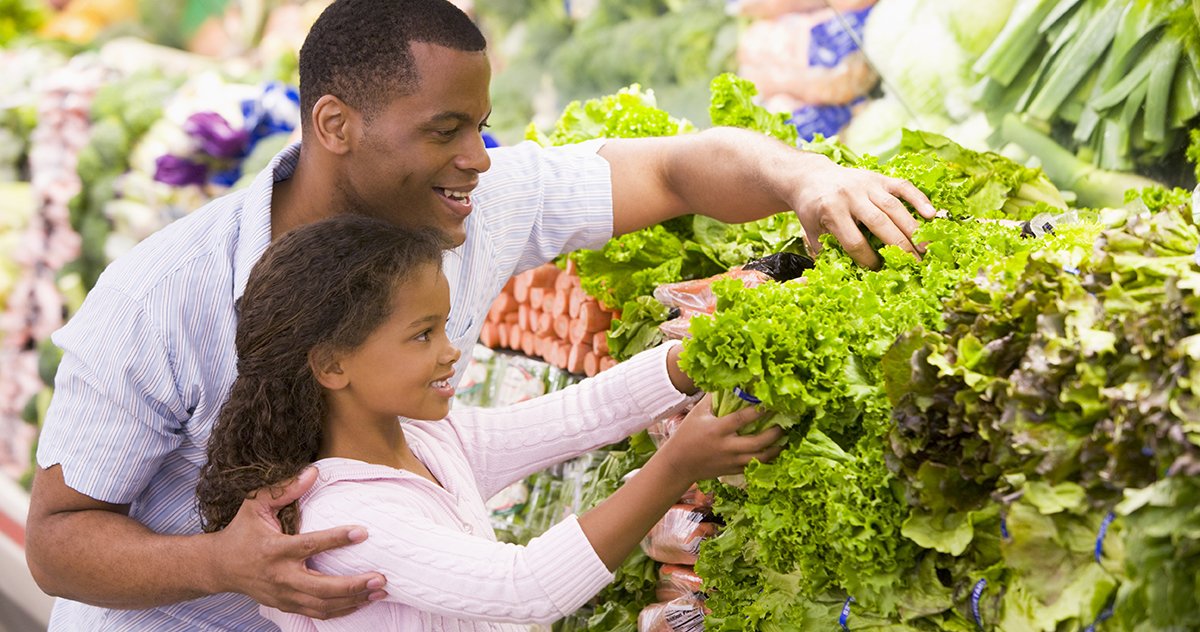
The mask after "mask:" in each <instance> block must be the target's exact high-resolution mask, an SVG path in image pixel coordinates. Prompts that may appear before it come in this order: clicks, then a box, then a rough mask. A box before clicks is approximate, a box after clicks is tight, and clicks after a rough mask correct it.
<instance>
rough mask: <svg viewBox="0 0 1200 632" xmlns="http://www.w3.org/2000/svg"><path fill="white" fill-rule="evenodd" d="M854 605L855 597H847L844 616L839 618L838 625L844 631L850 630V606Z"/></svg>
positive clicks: (843, 606)
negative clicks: (848, 622) (848, 623)
mask: <svg viewBox="0 0 1200 632" xmlns="http://www.w3.org/2000/svg"><path fill="white" fill-rule="evenodd" d="M852 603H854V597H846V603H844V604H842V616H840V617H838V624H839V625H841V626H842V629H843V630H847V631H849V630H850V626H848V625H846V622H847V621H849V620H850V604H852Z"/></svg>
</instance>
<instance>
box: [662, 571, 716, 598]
mask: <svg viewBox="0 0 1200 632" xmlns="http://www.w3.org/2000/svg"><path fill="white" fill-rule="evenodd" d="M703 594H704V589H703V580H701V579H700V576H699V575H697V574H696V570H695V569H694V568H692V567H691V566H681V565H679V564H663V565H662V566H661V567H659V569H658V586H657V587H656V588H655V590H654V596H655V598H656V599H658V600H659V601H663V602H666V601H672V600H674V599H679V598H681V597H683V598H690V599H696V598H703V597H702V595H703Z"/></svg>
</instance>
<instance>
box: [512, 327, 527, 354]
mask: <svg viewBox="0 0 1200 632" xmlns="http://www.w3.org/2000/svg"><path fill="white" fill-rule="evenodd" d="M523 333H525V330H524V329H522V328H521V326H520V325H516V324H514V325H509V326H508V348H509V349H514V350H515V349H520V348H521V334H523Z"/></svg>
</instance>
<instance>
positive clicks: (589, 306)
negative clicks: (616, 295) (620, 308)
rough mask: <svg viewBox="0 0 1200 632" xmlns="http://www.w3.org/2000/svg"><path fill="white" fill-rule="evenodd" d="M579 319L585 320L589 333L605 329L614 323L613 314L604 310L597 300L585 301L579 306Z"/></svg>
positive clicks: (585, 326) (585, 327)
mask: <svg viewBox="0 0 1200 632" xmlns="http://www.w3.org/2000/svg"><path fill="white" fill-rule="evenodd" d="M579 320H581V321H583V323H584V325H583V326H584V329H586V330H587V332H588V333H594V332H597V331H604V330H606V329H608V327H609V325H611V324H612V314H611V313H610V312H606V311H604V309H603V308H601V307H600V304H599V303H597V302H596V301H594V300H592V301H584V303H583V304H582V305H580V306H579Z"/></svg>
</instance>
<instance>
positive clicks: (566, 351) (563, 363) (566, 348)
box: [554, 340, 571, 371]
mask: <svg viewBox="0 0 1200 632" xmlns="http://www.w3.org/2000/svg"><path fill="white" fill-rule="evenodd" d="M554 350H555V354H556V355H557V357H558V362H556V363H555V366H557V367H558V368H560V369H563V370H564V371H565V370H566V368H567V361H568V360H569V359H570V355H571V345H570V344H568V343H567V342H566V341H563V340H559V341H556V342H555V343H554Z"/></svg>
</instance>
